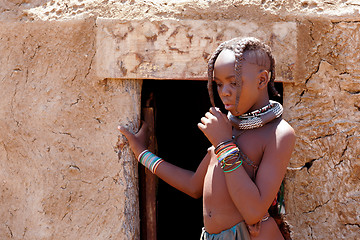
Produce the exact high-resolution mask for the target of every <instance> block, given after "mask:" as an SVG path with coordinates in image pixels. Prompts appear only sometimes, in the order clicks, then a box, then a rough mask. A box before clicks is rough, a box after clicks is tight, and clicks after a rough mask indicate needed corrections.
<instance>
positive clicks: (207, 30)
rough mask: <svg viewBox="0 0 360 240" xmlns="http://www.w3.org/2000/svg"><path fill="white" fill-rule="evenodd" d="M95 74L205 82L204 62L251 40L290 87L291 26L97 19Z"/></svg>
mask: <svg viewBox="0 0 360 240" xmlns="http://www.w3.org/2000/svg"><path fill="white" fill-rule="evenodd" d="M96 25H97V36H96V44H97V46H96V49H97V50H96V57H95V59H96V63H95V65H96V72H97V75H98V76H99V77H101V78H117V79H191V80H193V79H206V78H207V61H208V59H209V57H210V55H211V53H212V52H213V51H214V50H215V49H216V47H217V46H218V45H219V44H220V43H221V42H223V41H225V40H229V39H231V38H234V37H245V36H253V37H257V38H259V39H261V40H262V41H265V42H266V43H267V44H269V45H270V46H271V47H272V50H273V54H274V56H275V59H276V64H277V67H276V71H277V79H276V80H277V81H280V82H293V81H294V73H295V71H294V64H295V60H296V55H297V27H296V23H295V22H273V23H266V24H263V23H257V22H249V21H245V20H232V21H206V20H181V21H178V20H163V21H146V20H139V21H123V20H118V19H105V18H98V19H97V23H96Z"/></svg>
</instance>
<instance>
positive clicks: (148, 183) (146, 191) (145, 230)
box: [139, 97, 158, 240]
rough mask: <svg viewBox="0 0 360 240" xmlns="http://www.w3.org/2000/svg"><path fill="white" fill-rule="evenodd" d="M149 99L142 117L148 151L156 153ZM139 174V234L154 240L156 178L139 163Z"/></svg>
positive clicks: (152, 115) (153, 123) (141, 237)
mask: <svg viewBox="0 0 360 240" xmlns="http://www.w3.org/2000/svg"><path fill="white" fill-rule="evenodd" d="M150 101H151V97H150V99H149V101H147V103H146V105H147V106H146V107H144V108H143V119H144V121H145V122H146V123H147V125H148V128H149V146H148V149H149V151H151V152H153V153H156V151H157V145H156V138H155V121H154V108H152V107H150V106H149V105H150V104H149V103H150ZM139 176H140V219H141V224H140V225H141V235H140V239H142V240H145V239H146V240H156V239H157V236H156V230H157V229H156V216H157V204H156V188H157V182H158V179H157V177H156V175H154V174H152V173H151V172H150V171H149V170H148V169H147V168H145V167H143V166H142V165H141V167H140V165H139Z"/></svg>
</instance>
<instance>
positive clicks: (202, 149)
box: [139, 80, 283, 240]
mask: <svg viewBox="0 0 360 240" xmlns="http://www.w3.org/2000/svg"><path fill="white" fill-rule="evenodd" d="M275 87H276V89H277V90H278V91H279V93H280V94H281V95H282V92H283V91H282V90H283V89H282V83H275ZM150 96H151V97H150ZM214 96H215V102H216V105H217V106H222V105H221V104H220V103H219V101H220V100H219V98H218V96H217V94H214ZM149 99H151V103H150V105H151V107H152V108H153V109H154V135H155V136H156V142H157V144H156V146H157V147H156V149H157V150H156V154H157V155H158V156H159V157H161V158H163V159H164V160H165V161H168V162H170V163H172V164H174V165H176V166H178V167H181V168H184V169H188V170H191V171H196V168H197V167H198V165H199V164H200V162H201V160H202V158H203V157H204V156H205V154H206V153H207V148H208V147H210V146H211V144H210V142H209V141H208V140H207V138H206V137H205V136H204V134H203V133H202V132H201V131H200V130H199V129H198V127H197V123H198V122H199V121H200V118H201V117H203V116H204V114H205V113H206V112H207V111H208V110H209V108H210V106H211V104H210V100H209V95H208V91H207V81H190V80H144V82H143V88H142V100H143V103H142V106H146V105H149ZM274 100H276V101H279V102H281V103H282V98H277V99H274ZM221 110H222V111H223V112H224V113H225V111H224V109H221ZM139 170H140V171H144V169H143V168H139ZM139 175H140V204H141V205H140V206H144V205H143V204H142V203H141V201H144V198H143V197H142V196H141V192H142V191H141V188H142V186H141V182H142V181H144V179H141V178H142V177H141V176H143V175H142V174H139ZM155 184H156V190H155V192H156V194H155V195H156V197H155V203H154V204H155V205H156V208H157V210H156V212H155V215H156V216H155V218H156V223H155V224H154V225H153V226H155V228H156V229H153V230H154V231H155V232H156V238H154V239H157V240H167V239H173V240H177V239H179V240H180V239H181V240H182V239H199V238H200V235H201V229H202V227H203V219H202V199H201V198H200V199H193V198H191V197H190V196H188V195H186V194H184V193H182V192H180V191H178V190H176V189H175V188H173V187H171V186H170V185H168V184H167V183H165V182H164V181H162V180H161V179H158V180H157V181H156V183H155ZM145 199H146V198H145ZM141 219H142V220H141V223H140V224H141V225H142V226H141V228H142V229H143V228H144V226H145V225H146V219H144V218H143V217H142V216H141ZM142 233H143V230H142ZM145 235H146V234H145ZM141 239H151V238H146V237H144V234H142V236H141Z"/></svg>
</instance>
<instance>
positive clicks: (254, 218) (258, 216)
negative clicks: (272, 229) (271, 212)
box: [243, 212, 266, 225]
mask: <svg viewBox="0 0 360 240" xmlns="http://www.w3.org/2000/svg"><path fill="white" fill-rule="evenodd" d="M265 214H266V213H262V212H261V213H260V212H252V213H250V214H248V216H243V217H244V220H245V222H246V224H248V225H254V224H256V223H258V222H260V221H261V220H262V219H263V217H264V216H265Z"/></svg>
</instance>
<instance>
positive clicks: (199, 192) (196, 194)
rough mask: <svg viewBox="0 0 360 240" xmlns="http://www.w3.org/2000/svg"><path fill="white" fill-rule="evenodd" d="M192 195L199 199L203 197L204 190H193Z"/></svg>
mask: <svg viewBox="0 0 360 240" xmlns="http://www.w3.org/2000/svg"><path fill="white" fill-rule="evenodd" d="M190 196H191V197H192V198H195V199H199V198H201V197H202V192H201V191H196V192H192V193H191V195H190Z"/></svg>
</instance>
